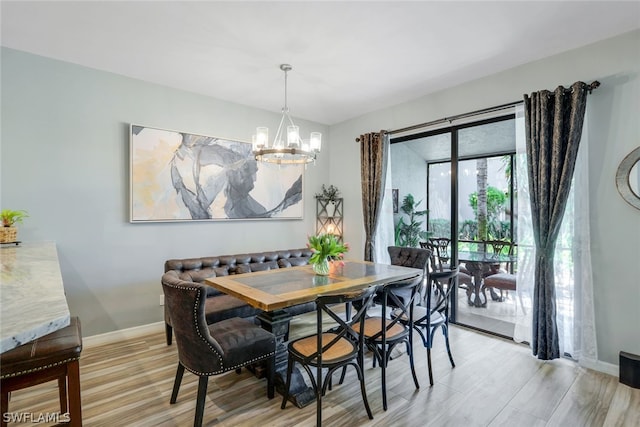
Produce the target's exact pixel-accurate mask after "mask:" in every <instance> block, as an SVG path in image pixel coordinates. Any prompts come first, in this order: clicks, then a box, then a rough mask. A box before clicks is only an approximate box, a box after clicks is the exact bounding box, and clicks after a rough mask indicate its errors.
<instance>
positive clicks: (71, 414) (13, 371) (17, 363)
mask: <svg viewBox="0 0 640 427" xmlns="http://www.w3.org/2000/svg"><path fill="white" fill-rule="evenodd" d="M81 352H82V332H81V330H80V319H78V318H77V317H72V318H71V320H70V323H69V326H66V327H64V328H62V329H59V330H57V331H55V332H52V333H50V334H48V335H45V336H43V337H40V338H38V339H35V340H33V341H31V342H28V343H26V344H23V345H21V346H19V347H16V348H14V349H11V350H9V351H6V352H4V353H2V354H1V355H0V389H1V393H2V421H1V425H2V427H6V425H7V421H8V419H7V418H5V417H6V414H7V412H8V410H9V393H11V392H12V391H16V390H21V389H23V388H27V387H32V386H35V385H38V384H42V383H45V382H49V381H53V380H57V381H58V393H59V397H60V420H61V421H62V420H63V419H66V421H68V422H69V425H70V426H71V427H77V426H82V402H81V398H80V353H81Z"/></svg>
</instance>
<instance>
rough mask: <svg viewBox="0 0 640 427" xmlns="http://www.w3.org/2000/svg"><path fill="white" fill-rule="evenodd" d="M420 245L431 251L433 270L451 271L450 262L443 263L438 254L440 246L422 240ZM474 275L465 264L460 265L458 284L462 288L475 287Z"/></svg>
mask: <svg viewBox="0 0 640 427" xmlns="http://www.w3.org/2000/svg"><path fill="white" fill-rule="evenodd" d="M420 247H422V248H423V249H429V250H430V251H431V262H430V265H431V269H430V271H432V272H444V271H450V270H451V268H450V267H449V264H443V263H442V262H441V258H440V257H439V256H438V248H437V246H436V245H434V244H433V243H432V242H420ZM472 284H473V277H471V273H470V272H469V270H467V269H466V267H464V266H463V265H461V264H460V265H458V286H459V287H460V288H462V289H467V288H469V287H473V285H472Z"/></svg>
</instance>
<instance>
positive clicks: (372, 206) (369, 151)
mask: <svg viewBox="0 0 640 427" xmlns="http://www.w3.org/2000/svg"><path fill="white" fill-rule="evenodd" d="M358 140H359V141H360V162H361V164H360V174H361V177H362V213H363V216H364V231H365V235H366V241H365V245H364V260H365V261H373V253H374V250H373V242H374V238H375V234H376V228H377V226H378V219H379V217H380V211H381V210H382V197H383V195H384V185H385V178H386V176H387V159H386V155H387V149H386V148H387V145H388V144H389V136H388V135H387V134H386V133H385V132H384V131H380V132H379V133H367V134H364V135H360V138H359V139H358Z"/></svg>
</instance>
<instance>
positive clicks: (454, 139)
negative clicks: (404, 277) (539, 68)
mask: <svg viewBox="0 0 640 427" xmlns="http://www.w3.org/2000/svg"><path fill="white" fill-rule="evenodd" d="M515 118H516V115H515V113H509V114H504V115H500V116H496V117H492V118H488V119H482V120H477V121H470V122H466V123H461V124H456V125H450V126H447V127H443V128H438V129H434V130H430V131H425V132H420V133H415V134H411V135H405V136H401V137H397V138H392V139H391V141H390V143H391V144H397V143H401V142H405V141H411V140H414V139H420V138H426V137H430V136H436V135H442V134H450V135H451V138H450V144H451V147H450V157H451V158H450V159H449V161H450V162H451V194H450V197H451V220H450V229H449V237H450V239H451V246H450V250H449V257H450V259H449V262H450V265H458V262H459V261H458V243H459V242H458V240H459V239H458V228H459V227H458V226H459V224H458V210H459V209H458V162H459V161H460V160H468V159H472V158H478V157H482V156H469V157H468V158H462V159H461V158H459V154H458V153H459V150H458V131H459V130H460V129H466V128H471V127H476V126H482V125H486V124H491V123H498V122H502V121H507V120H515ZM500 154H504V155H506V154H515V151H514V152H509V153H505V152H489V153H487V156H497V155H500ZM446 160H447V159H434V160H433V161H432V162H427V182H426V183H425V185H426V186H427V190H428V188H429V169H428V164H429V163H441V162H445V161H446ZM513 160H514V159H513V156H511V166H512V169H511V170H512V171H513ZM510 190H511V194H512V197H511V202H510V203H511V212H512V215H513V208H514V197H513V179H512V180H511V189H510ZM427 206H429V191H427ZM513 231H514V224H513V218H512V220H511V236H512V239H513ZM458 289H459V288H458V286H457V283H456V291H455V292H451V301H450V305H449V306H450V309H451V312H450V321H451V323H454V324H455V323H457V321H456V318H457V312H458V295H457V293H458ZM488 332H489V333H491V332H490V331H488Z"/></svg>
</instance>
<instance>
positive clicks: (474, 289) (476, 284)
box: [466, 261, 487, 307]
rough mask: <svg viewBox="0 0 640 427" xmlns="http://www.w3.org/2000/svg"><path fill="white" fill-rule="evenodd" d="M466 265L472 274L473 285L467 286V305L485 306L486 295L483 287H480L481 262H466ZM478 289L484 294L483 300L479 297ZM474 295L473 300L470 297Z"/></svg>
mask: <svg viewBox="0 0 640 427" xmlns="http://www.w3.org/2000/svg"><path fill="white" fill-rule="evenodd" d="M466 267H467V269H468V270H469V272H470V273H471V274H472V275H473V286H469V287H467V302H468V303H469V305H471V306H474V307H486V306H487V295H486V294H485V293H484V289H483V288H482V276H483V274H482V273H483V264H482V263H481V262H469V261H467V262H466ZM480 291H482V293H483V296H484V301H483V300H482V298H481V297H480ZM474 294H475V296H474V298H473V300H472V299H471V297H472V296H473V295H474Z"/></svg>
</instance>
